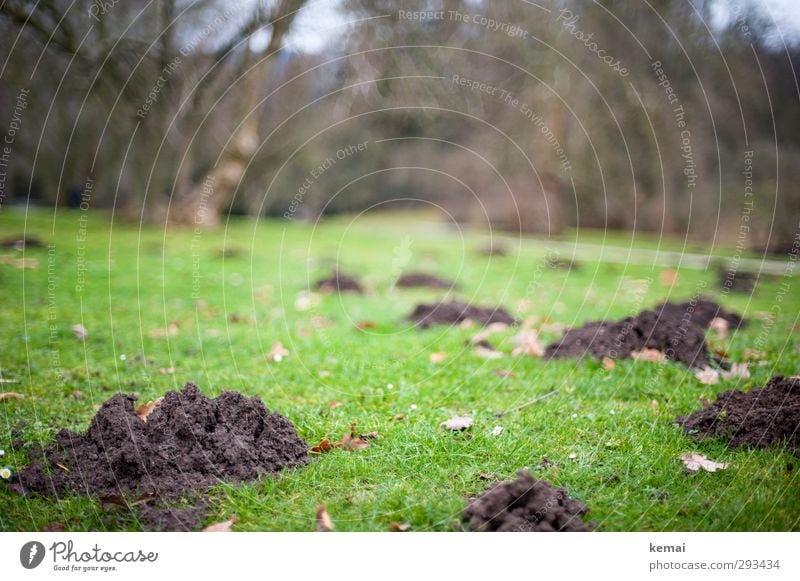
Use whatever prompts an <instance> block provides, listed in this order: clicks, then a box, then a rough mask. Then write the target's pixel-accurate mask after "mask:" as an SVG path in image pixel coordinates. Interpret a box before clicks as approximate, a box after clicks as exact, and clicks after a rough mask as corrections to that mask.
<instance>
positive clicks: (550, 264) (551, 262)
mask: <svg viewBox="0 0 800 581" xmlns="http://www.w3.org/2000/svg"><path fill="white" fill-rule="evenodd" d="M544 265H545V266H546V267H547V268H552V269H554V270H580V269H581V267H582V266H583V265H582V264H581V263H580V262H578V261H576V260H564V259H563V258H554V257H547V258H545V260H544Z"/></svg>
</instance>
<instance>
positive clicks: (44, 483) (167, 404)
mask: <svg viewBox="0 0 800 581" xmlns="http://www.w3.org/2000/svg"><path fill="white" fill-rule="evenodd" d="M134 401H136V398H135V397H134V396H131V395H127V394H122V393H120V394H117V395H115V396H113V397H112V398H110V399H109V400H108V401H106V402H105V403H104V404H103V406H102V407H101V408H100V410H99V411H98V412H97V414H96V415H95V417H94V418H93V419H92V422H91V424H90V425H89V429H88V431H87V432H86V433H85V434H76V433H73V432H70V431H68V430H61V431H60V432H59V433H58V434H57V435H56V440H55V442H54V443H52V444H49V445H48V446H46V447H45V448H44V449H41V448H38V449H34V450H33V451H32V453H31V454H30V455H31V463H30V464H29V465H28V466H27V467H26V468H25V469H23V470H22V471H20V472H19V473H18V474H17V475H16V476H15V478H14V483H13V487H14V488H15V489H16V490H17V491H19V492H21V493H40V494H45V495H54V496H59V495H61V494H63V493H64V492H67V491H72V492H81V493H87V492H88V493H90V494H97V495H109V494H123V495H129V494H133V495H142V494H144V495H154V496H156V497H160V498H162V499H176V498H179V497H181V496H183V495H184V494H186V493H189V492H191V491H193V490H198V489H205V488H208V487H209V486H212V485H214V484H217V483H218V482H219V481H220V480H226V481H244V480H253V479H256V478H258V477H260V476H262V475H264V474H272V473H275V472H278V471H279V470H280V469H282V468H288V467H290V466H295V465H298V464H303V463H305V462H306V461H307V449H308V447H307V446H306V443H305V442H304V441H303V440H302V439H300V437H299V436H298V435H297V432H296V431H295V428H294V425H292V423H291V422H290V421H289V420H288V419H286V418H285V417H283V416H281V415H279V414H276V413H270V412H269V410H267V408H266V407H264V404H263V403H261V400H260V399H258V398H257V397H252V398H247V397H245V396H243V395H242V394H240V393H237V392H233V391H226V392H224V393H222V394H221V395H220V396H219V397H217V398H214V399H210V398H208V397H206V396H205V395H203V394H202V393H201V392H200V389H199V388H198V387H197V386H196V385H194V384H192V383H187V384H186V386H185V387H184V388H183V391H181V392H176V391H170V392H167V394H166V395H165V396H164V399H163V400H162V401H161V402H160V403H159V404H158V405H157V406H156V407H155V409H154V410H153V411H152V412H151V413H150V415H149V416H147V421H143V420H141V419H139V417H137V415H136V413H135V412H134V405H133V404H134Z"/></svg>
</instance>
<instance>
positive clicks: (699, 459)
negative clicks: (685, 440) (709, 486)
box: [681, 452, 728, 472]
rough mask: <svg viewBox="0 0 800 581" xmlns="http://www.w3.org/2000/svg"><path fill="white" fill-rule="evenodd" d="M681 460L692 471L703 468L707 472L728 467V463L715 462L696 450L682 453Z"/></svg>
mask: <svg viewBox="0 0 800 581" xmlns="http://www.w3.org/2000/svg"><path fill="white" fill-rule="evenodd" d="M681 461H682V462H683V465H684V466H686V469H687V470H688V471H690V472H698V471H699V470H700V469H701V468H702V469H703V470H705V471H706V472H716V471H717V470H725V468H727V467H728V465H727V464H726V463H720V462H714V461H713V460H709V459H708V458H706V457H705V456H703V455H702V454H697V453H695V452H692V453H686V454H681Z"/></svg>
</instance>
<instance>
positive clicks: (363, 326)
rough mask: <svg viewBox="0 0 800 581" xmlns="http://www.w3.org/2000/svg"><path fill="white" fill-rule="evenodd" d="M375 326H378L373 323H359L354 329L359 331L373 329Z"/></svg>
mask: <svg viewBox="0 0 800 581" xmlns="http://www.w3.org/2000/svg"><path fill="white" fill-rule="evenodd" d="M377 326H378V324H377V323H376V322H375V321H361V322H360V323H356V329H359V330H361V331H366V330H368V329H374V328H375V327H377Z"/></svg>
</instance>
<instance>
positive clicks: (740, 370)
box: [722, 363, 750, 379]
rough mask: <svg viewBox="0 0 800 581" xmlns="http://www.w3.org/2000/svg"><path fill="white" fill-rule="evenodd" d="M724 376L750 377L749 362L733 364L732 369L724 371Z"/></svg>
mask: <svg viewBox="0 0 800 581" xmlns="http://www.w3.org/2000/svg"><path fill="white" fill-rule="evenodd" d="M722 377H723V378H725V379H735V378H741V379H747V378H748V377H750V368H749V367H748V366H747V363H734V364H733V365H731V369H730V371H723V372H722Z"/></svg>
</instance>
